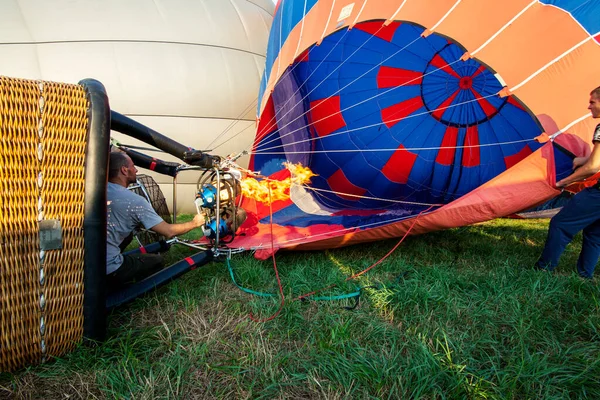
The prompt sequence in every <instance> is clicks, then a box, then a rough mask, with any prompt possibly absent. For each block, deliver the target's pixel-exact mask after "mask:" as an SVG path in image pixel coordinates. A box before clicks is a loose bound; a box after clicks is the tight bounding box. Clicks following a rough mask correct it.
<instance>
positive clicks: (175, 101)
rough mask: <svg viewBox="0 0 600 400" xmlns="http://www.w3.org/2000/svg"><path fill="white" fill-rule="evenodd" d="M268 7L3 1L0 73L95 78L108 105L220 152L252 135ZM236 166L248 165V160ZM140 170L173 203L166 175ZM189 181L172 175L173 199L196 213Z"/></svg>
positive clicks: (254, 0)
mask: <svg viewBox="0 0 600 400" xmlns="http://www.w3.org/2000/svg"><path fill="white" fill-rule="evenodd" d="M273 9H274V5H273V2H272V1H271V0H232V1H220V0H201V1H198V0H195V1H190V0H168V1H164V0H163V1H160V0H157V1H151V0H131V1H115V0H110V1H102V2H97V1H89V0H49V1H34V0H3V1H2V12H1V13H0V58H1V59H2V64H1V65H0V75H5V76H9V77H16V78H25V79H43V80H49V81H57V82H64V83H77V82H79V81H80V80H82V79H84V78H94V79H97V80H98V81H100V82H101V83H102V84H103V85H104V86H105V87H106V91H107V94H108V97H109V99H110V106H111V109H112V110H115V111H118V112H119V113H121V114H124V115H126V116H128V117H130V118H132V119H134V120H135V121H138V122H140V123H142V124H144V125H147V126H149V127H151V128H152V129H154V130H157V131H159V132H161V133H163V134H164V135H166V136H168V137H170V138H172V139H174V140H177V141H179V142H182V143H185V144H186V145H187V146H190V147H193V148H195V149H201V150H207V149H215V151H218V153H219V154H224V155H227V154H229V153H231V152H233V151H234V150H237V149H238V146H243V147H246V146H250V145H251V143H252V139H253V137H254V134H253V131H254V126H255V113H254V109H255V107H256V98H257V93H258V90H259V85H260V79H261V74H262V71H263V68H264V65H265V49H266V45H267V40H268V34H269V28H270V25H271V22H272V14H273ZM111 136H112V137H113V138H114V139H116V140H118V141H119V142H121V143H123V144H126V145H132V146H139V147H145V148H148V147H149V146H148V145H147V144H146V143H142V142H140V141H137V140H134V139H131V138H129V137H126V136H124V135H122V134H120V133H117V132H113V134H112V135H111ZM233 138H235V140H232V139H233ZM234 143H235V145H234ZM148 154H149V155H150V156H153V157H156V158H162V159H166V160H168V161H174V160H176V159H175V158H173V157H171V156H170V155H168V154H165V153H162V152H157V151H150V152H148ZM238 162H240V163H241V164H242V165H244V166H245V165H247V162H248V159H247V157H246V158H242V159H239V160H238ZM144 173H147V174H150V175H152V176H153V177H154V178H155V179H156V181H157V182H158V183H159V184H161V186H162V188H163V190H164V191H165V193H166V194H167V196H166V198H167V200H168V201H169V202H170V200H171V196H170V193H171V186H170V185H171V184H172V183H173V180H172V179H171V178H170V177H165V176H162V175H158V174H153V173H149V172H148V171H144ZM196 179H197V177H196V176H194V175H192V174H181V176H179V178H178V181H177V188H178V189H179V198H189V199H190V201H187V202H186V201H180V202H179V204H178V208H177V210H178V211H179V212H185V211H187V212H190V211H192V210H194V211H195V208H194V205H193V197H194V192H195V189H196Z"/></svg>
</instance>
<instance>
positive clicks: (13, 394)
mask: <svg viewBox="0 0 600 400" xmlns="http://www.w3.org/2000/svg"><path fill="white" fill-rule="evenodd" d="M547 222H548V221H547V220H508V219H500V220H495V221H491V222H488V223H484V224H479V225H476V226H470V227H465V228H460V229H453V230H447V231H442V232H436V233H432V234H427V235H422V236H417V237H409V238H407V239H406V240H405V241H404V242H403V243H402V245H401V246H400V247H399V248H398V249H397V250H396V251H395V252H394V253H393V254H392V255H391V256H390V257H389V258H387V259H386V260H385V261H384V262H383V263H382V264H381V265H379V266H377V267H376V268H374V269H373V270H371V271H370V272H369V273H367V274H366V275H364V276H362V277H360V278H359V279H358V281H353V282H345V279H346V277H348V276H349V275H351V274H352V273H353V272H358V271H360V270H362V269H364V268H366V267H368V266H369V265H371V264H372V263H373V262H375V261H377V260H379V259H380V258H381V257H382V256H384V255H385V254H386V253H387V252H388V251H389V250H390V249H391V248H392V247H393V246H394V245H395V244H396V243H397V242H398V240H389V241H384V242H378V243H367V244H363V245H359V246H353V247H348V248H344V249H333V250H328V251H321V252H310V253H309V252H306V253H305V252H281V253H278V254H277V256H276V259H277V266H278V269H279V273H280V276H281V281H282V284H283V291H284V294H285V296H286V298H288V299H291V298H293V297H297V296H299V295H301V294H304V293H306V292H309V291H312V290H315V289H319V288H322V287H325V286H328V285H331V284H337V286H336V287H335V288H333V289H330V290H328V291H326V292H323V293H319V295H339V294H344V293H350V292H354V291H356V290H357V288H358V287H365V286H370V285H372V286H375V288H367V289H364V290H363V291H362V295H361V297H360V302H359V304H358V306H357V307H356V308H355V309H353V310H347V309H345V308H344V307H346V306H353V305H354V299H345V300H335V301H307V302H301V301H290V302H286V304H285V305H284V307H283V309H282V311H281V313H280V314H279V315H278V316H277V317H276V318H274V319H273V320H271V321H268V322H264V323H257V322H254V321H253V320H252V319H250V317H249V315H250V314H252V315H253V316H254V317H255V318H268V317H270V316H272V315H274V314H275V313H276V311H277V310H278V308H279V299H278V298H265V297H259V296H253V295H249V294H247V293H244V292H242V291H240V290H239V289H237V288H236V287H235V285H234V284H233V283H232V281H231V278H230V277H229V272H228V270H227V267H226V265H225V263H224V261H223V260H218V261H216V262H212V263H210V264H208V265H207V266H206V267H203V268H200V269H198V270H195V271H192V272H190V273H188V274H186V275H185V276H183V277H182V278H181V279H179V280H177V281H175V282H172V283H171V284H169V285H168V286H165V287H163V288H161V289H159V290H157V291H154V292H152V293H150V294H149V295H146V296H145V297H142V298H140V299H138V300H136V301H135V302H133V303H131V304H129V305H127V306H123V307H121V308H119V309H117V310H115V311H113V312H112V314H111V315H110V317H109V339H108V340H107V341H106V342H105V343H103V344H101V345H98V346H96V347H92V348H89V347H83V346H82V347H79V348H78V349H77V350H76V351H74V352H73V353H71V354H68V355H66V356H65V357H64V358H61V359H57V360H54V361H53V362H50V363H48V364H45V365H42V366H37V367H32V368H29V369H27V370H24V371H20V372H18V373H15V374H2V375H0V397H8V398H52V399H54V398H66V397H68V398H92V399H93V398H132V399H166V398H169V399H171V398H173V399H190V398H235V399H246V398H253V399H254V398H264V399H273V398H286V399H300V398H315V399H319V398H322V399H341V398H358V399H363V398H377V399H398V398H407V399H408V398H410V399H443V398H447V399H464V398H472V399H564V398H572V399H578V398H582V399H584V398H588V399H598V398H600V334H599V326H600V304H599V297H600V296H599V294H600V292H599V286H598V281H597V280H595V281H584V280H582V279H580V278H579V277H577V275H576V273H575V267H574V265H575V262H576V259H577V255H578V251H579V248H580V238H579V237H578V238H577V239H576V241H575V242H574V244H572V245H571V246H569V247H568V249H567V252H566V253H565V254H564V256H563V258H562V260H561V265H560V267H559V270H558V271H557V272H556V273H554V274H549V273H544V272H537V271H533V270H532V269H531V265H532V264H533V263H534V261H535V260H536V258H537V256H538V255H539V253H540V251H541V248H542V245H543V242H544V239H545V234H546V229H547ZM171 252H172V253H173V254H172V256H173V257H175V256H177V254H176V252H175V250H171ZM231 265H232V267H233V269H234V271H235V274H236V278H237V280H238V282H239V283H240V284H242V285H243V286H245V287H248V288H251V289H253V290H257V291H262V292H270V293H276V292H277V283H276V280H275V275H274V272H273V264H272V262H271V261H257V260H255V259H254V258H253V257H252V255H251V254H243V255H238V256H234V257H233V258H232V260H231Z"/></svg>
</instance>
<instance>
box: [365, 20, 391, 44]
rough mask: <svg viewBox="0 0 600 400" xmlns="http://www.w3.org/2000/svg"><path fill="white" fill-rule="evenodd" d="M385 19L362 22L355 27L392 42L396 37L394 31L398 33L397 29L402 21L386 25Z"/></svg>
mask: <svg viewBox="0 0 600 400" xmlns="http://www.w3.org/2000/svg"><path fill="white" fill-rule="evenodd" d="M383 23H384V21H381V20H380V21H369V22H361V23H360V24H358V25H356V26H355V27H354V29H358V30H361V31H363V32H367V33H370V34H371V35H374V36H376V37H378V38H380V39H383V40H385V41H388V42H391V41H392V38H393V37H394V33H396V29H398V27H399V26H400V25H401V24H400V22H398V21H394V22H392V23H391V24H389V25H387V26H384V25H383Z"/></svg>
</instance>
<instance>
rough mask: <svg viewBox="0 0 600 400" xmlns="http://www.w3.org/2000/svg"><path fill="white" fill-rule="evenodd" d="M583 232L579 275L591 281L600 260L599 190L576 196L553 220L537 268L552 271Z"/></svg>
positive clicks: (589, 189)
mask: <svg viewBox="0 0 600 400" xmlns="http://www.w3.org/2000/svg"><path fill="white" fill-rule="evenodd" d="M581 230H583V245H582V248H581V253H580V254H579V259H578V260H577V272H578V273H579V275H580V276H582V277H584V278H592V276H593V275H594V269H595V268H596V263H597V262H598V258H599V257H600V189H597V188H595V187H592V188H587V189H584V190H582V191H581V192H579V193H577V194H576V195H575V196H573V198H571V200H570V201H569V202H568V203H567V204H566V205H565V206H564V207H563V209H562V210H561V211H560V212H559V213H558V214H556V215H555V216H554V217H553V218H552V220H550V227H549V228H548V238H547V239H546V245H545V247H544V251H543V252H542V255H541V256H540V259H539V260H538V261H537V262H536V266H537V267H538V268H541V269H545V270H548V271H552V270H553V269H554V268H556V266H557V265H558V260H559V258H560V256H561V254H562V253H563V251H564V250H565V247H567V245H568V244H569V243H570V242H571V240H573V237H574V236H575V235H576V234H577V232H579V231H581Z"/></svg>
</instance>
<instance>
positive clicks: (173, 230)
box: [150, 214, 204, 239]
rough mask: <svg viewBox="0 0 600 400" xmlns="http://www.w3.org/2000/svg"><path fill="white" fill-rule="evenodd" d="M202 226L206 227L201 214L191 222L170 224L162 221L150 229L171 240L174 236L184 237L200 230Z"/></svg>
mask: <svg viewBox="0 0 600 400" xmlns="http://www.w3.org/2000/svg"><path fill="white" fill-rule="evenodd" d="M202 225H204V216H203V215H201V214H196V215H195V216H194V219H193V220H191V221H189V222H182V223H179V224H169V223H168V222H165V221H162V222H160V223H158V224H156V225H154V226H153V227H152V228H150V230H151V231H154V232H156V233H158V234H159V235H162V236H164V237H166V238H167V239H171V238H172V237H173V236H177V235H183V234H184V233H188V232H189V231H191V230H192V229H194V228H199V227H201V226H202Z"/></svg>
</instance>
